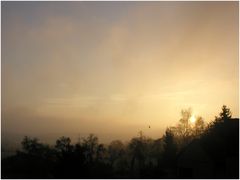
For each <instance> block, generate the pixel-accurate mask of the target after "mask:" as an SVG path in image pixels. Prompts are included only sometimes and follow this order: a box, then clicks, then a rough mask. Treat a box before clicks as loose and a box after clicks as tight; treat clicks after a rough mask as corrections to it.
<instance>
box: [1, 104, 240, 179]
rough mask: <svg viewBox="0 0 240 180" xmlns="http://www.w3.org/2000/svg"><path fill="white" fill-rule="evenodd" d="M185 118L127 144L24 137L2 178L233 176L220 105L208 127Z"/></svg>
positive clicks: (228, 124) (225, 115)
mask: <svg viewBox="0 0 240 180" xmlns="http://www.w3.org/2000/svg"><path fill="white" fill-rule="evenodd" d="M191 118H193V117H192V113H191V110H190V109H188V110H183V111H182V118H181V119H180V120H179V123H178V124H177V125H176V126H175V127H169V128H167V129H166V131H165V134H164V135H163V136H162V138H159V139H151V138H149V137H146V136H144V134H143V133H142V132H139V135H138V136H137V137H134V138H132V139H131V140H130V142H129V143H127V144H124V143H123V142H121V141H120V140H115V141H112V142H111V143H110V144H109V145H104V144H101V143H99V141H98V138H97V137H96V136H95V135H93V134H90V135H89V136H88V137H86V138H82V139H79V141H78V142H77V143H75V144H72V143H71V139H70V138H68V137H61V138H59V139H58V140H56V143H55V145H54V146H49V145H48V144H43V143H41V142H39V140H38V139H36V138H30V137H24V139H23V140H22V143H21V144H22V150H19V151H17V153H16V155H14V156H11V157H8V158H5V159H3V160H2V178H68V179H69V178H238V177H239V171H238V169H239V164H238V163H239V162H238V159H239V124H238V122H239V120H238V119H232V117H231V112H230V110H229V109H228V108H227V107H226V106H223V107H222V111H221V113H220V114H219V116H217V117H215V120H214V121H212V122H211V123H209V124H206V123H205V122H204V121H203V118H201V117H196V118H195V119H192V120H191ZM191 121H192V122H191ZM206 167H208V168H206Z"/></svg>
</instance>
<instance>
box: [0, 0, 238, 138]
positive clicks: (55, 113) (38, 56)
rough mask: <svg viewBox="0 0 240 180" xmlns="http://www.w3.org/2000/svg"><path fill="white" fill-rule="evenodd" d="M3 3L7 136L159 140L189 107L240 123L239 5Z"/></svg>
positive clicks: (208, 116) (4, 123)
mask: <svg viewBox="0 0 240 180" xmlns="http://www.w3.org/2000/svg"><path fill="white" fill-rule="evenodd" d="M1 4H2V58H1V65H2V119H1V120H2V132H3V133H5V132H13V133H20V134H31V135H34V134H36V133H42V134H44V133H45V134H48V133H59V134H60V135H67V134H68V133H95V134H97V135H99V136H100V137H101V136H103V135H105V136H111V137H112V138H113V139H114V138H118V139H121V138H130V137H132V136H134V135H136V134H137V132H138V131H140V130H143V131H144V132H145V134H146V135H148V136H151V137H153V138H156V137H160V136H161V135H162V133H163V131H164V130H165V129H166V127H167V126H171V125H174V124H176V123H177V121H178V120H179V119H180V111H181V109H184V108H188V107H191V108H192V109H193V112H194V114H196V115H201V116H202V117H203V118H204V119H205V120H206V121H210V120H213V119H214V116H215V115H218V113H219V111H220V110H221V106H222V105H223V104H226V105H227V106H229V107H230V108H231V110H232V113H233V116H234V117H238V113H239V111H238V109H239V106H238V99H239V98H238V91H239V90H238V67H239V64H238V30H239V29H238V2H2V3H1ZM148 125H151V129H149V128H148Z"/></svg>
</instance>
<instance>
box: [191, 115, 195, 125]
mask: <svg viewBox="0 0 240 180" xmlns="http://www.w3.org/2000/svg"><path fill="white" fill-rule="evenodd" d="M190 122H191V123H192V124H194V123H195V122H196V117H195V116H194V115H192V116H191V117H190Z"/></svg>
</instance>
